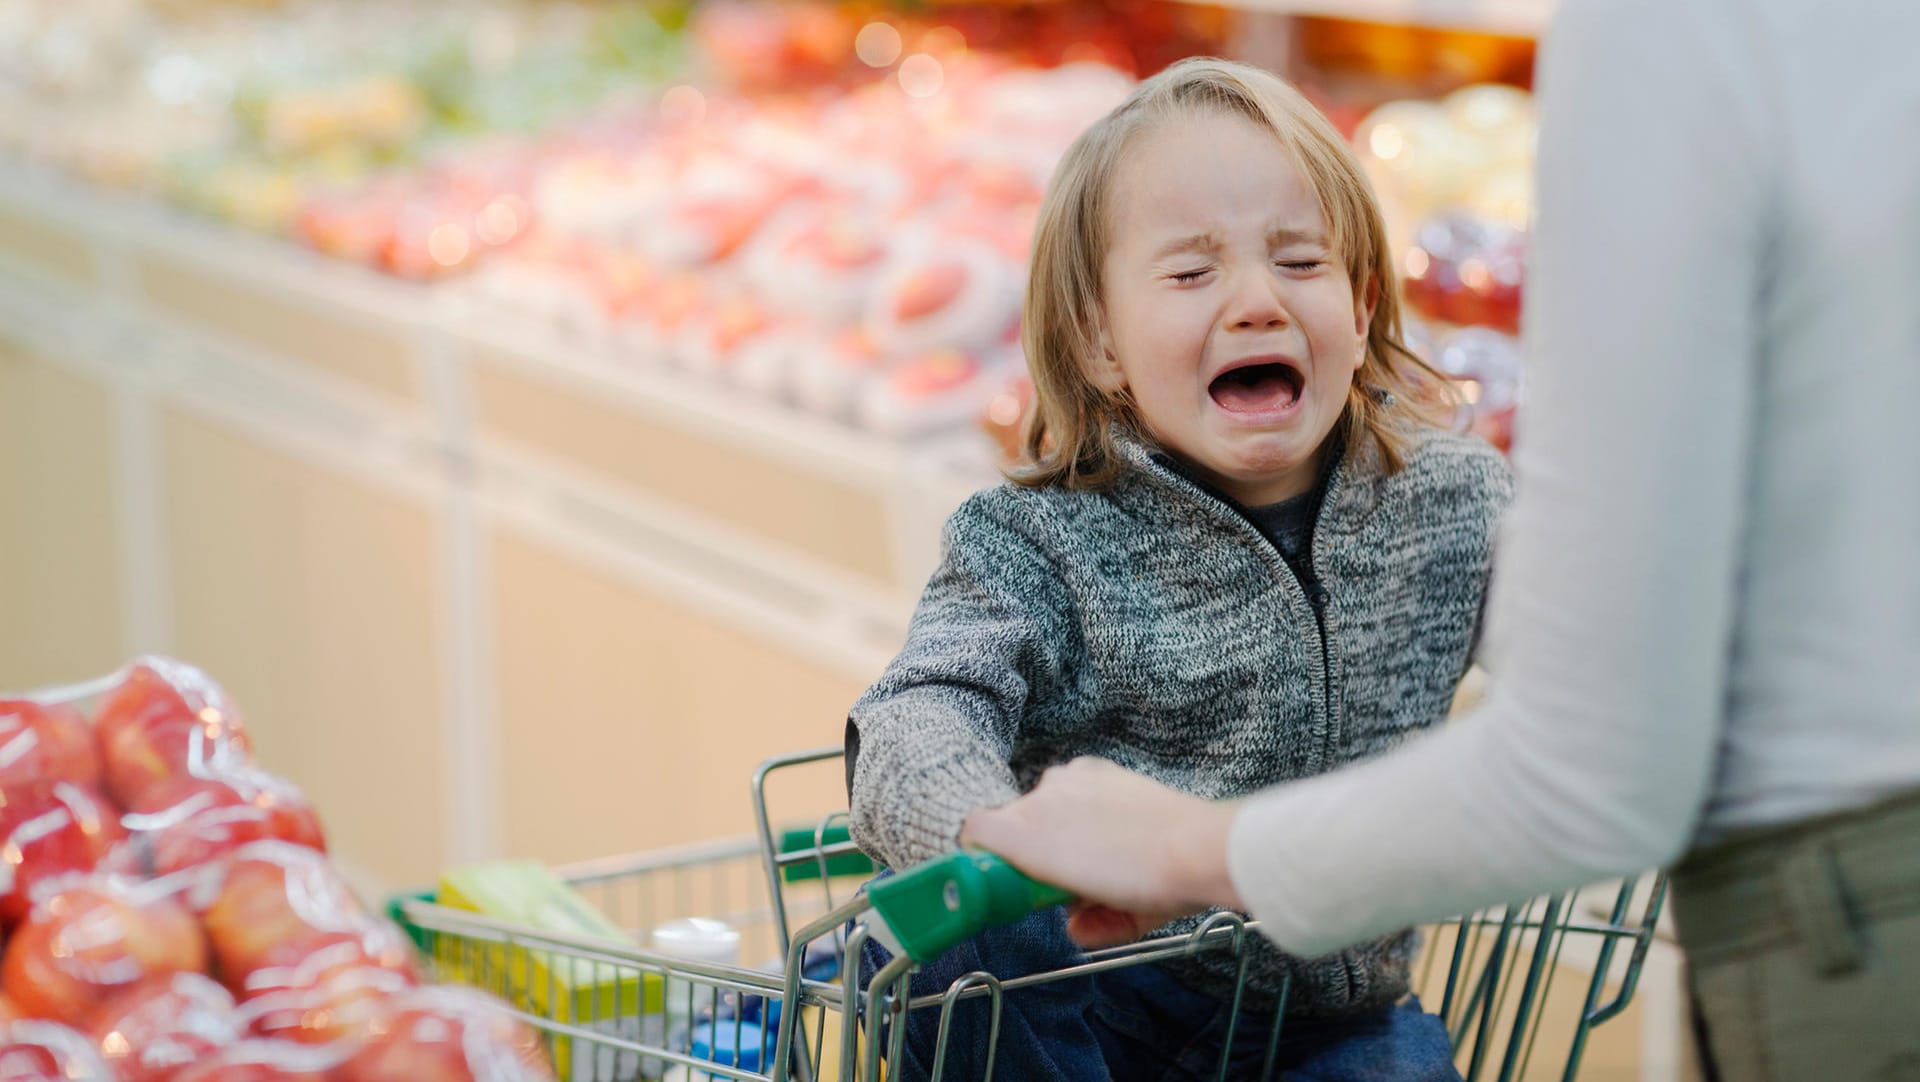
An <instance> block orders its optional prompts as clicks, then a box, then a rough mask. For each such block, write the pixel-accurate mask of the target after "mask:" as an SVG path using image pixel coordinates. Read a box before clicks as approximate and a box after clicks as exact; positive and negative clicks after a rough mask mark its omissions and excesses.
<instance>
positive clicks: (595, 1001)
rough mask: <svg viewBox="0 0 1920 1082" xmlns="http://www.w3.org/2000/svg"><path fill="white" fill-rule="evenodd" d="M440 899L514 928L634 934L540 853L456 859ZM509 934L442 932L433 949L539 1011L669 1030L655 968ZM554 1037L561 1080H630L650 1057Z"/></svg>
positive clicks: (594, 1024) (587, 1025)
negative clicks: (519, 940) (530, 857)
mask: <svg viewBox="0 0 1920 1082" xmlns="http://www.w3.org/2000/svg"><path fill="white" fill-rule="evenodd" d="M438 902H439V904H441V905H444V906H447V907H448V908H450V909H463V910H467V911H469V912H473V913H479V914H481V915H482V916H486V917H491V918H493V919H496V920H499V921H502V922H504V923H508V924H512V925H514V926H516V927H520V928H527V929H532V930H538V931H542V932H552V933H555V934H557V935H565V936H577V937H580V938H583V939H598V940H607V941H610V942H613V943H618V944H623V945H624V944H629V943H631V940H630V939H629V938H628V937H627V935H626V934H625V933H624V932H622V931H621V930H620V928H619V926H618V925H616V924H614V923H613V921H612V920H610V919H608V917H607V916H606V914H604V913H602V912H600V911H599V910H598V909H596V908H594V907H593V905H591V904H590V903H589V902H588V901H587V900H586V899H585V898H583V897H581V895H580V892H578V891H576V890H574V889H573V888H572V887H571V886H569V885H568V884H567V883H565V882H564V881H562V880H561V879H560V878H559V877H558V876H556V875H554V874H553V870H552V869H550V868H548V867H547V866H546V865H544V864H541V863H539V862H538V861H491V862H487V863H483V864H473V865H468V866H466V867H463V868H457V869H455V870H453V871H450V872H448V873H446V874H445V875H444V876H442V877H441V879H440V884H439V897H438ZM507 938H508V937H506V936H503V937H502V941H501V942H480V941H477V940H476V939H473V938H467V937H461V938H459V939H455V938H453V937H447V938H446V939H443V940H442V941H441V943H440V945H439V946H438V948H437V949H436V951H435V956H436V959H437V960H438V962H439V964H440V966H441V968H442V970H443V971H444V972H445V973H446V974H447V975H448V976H449V977H452V978H453V979H455V980H458V981H461V982H462V983H466V984H472V985H476V986H478V987H481V988H486V989H489V990H491V991H495V992H498V993H500V994H501V995H503V996H505V997H506V998H507V999H509V1000H511V1001H512V1002H513V1004H514V1005H515V1006H517V1007H519V1008H520V1009H522V1010H524V1011H527V1012H529V1013H531V1014H534V1015H536V1016H538V1017H541V1018H545V1019H549V1020H551V1021H554V1022H559V1023H562V1024H564V1025H571V1026H578V1027H580V1028H582V1029H587V1030H593V1031H595V1032H599V1033H605V1034H607V1035H609V1036H614V1037H618V1038H621V1039H623V1040H627V1041H634V1042H642V1043H646V1044H650V1045H659V1044H660V1043H661V1042H662V1041H663V1040H664V1039H665V1036H666V1029H665V1014H664V1008H665V982H664V980H663V979H662V977H661V975H660V974H658V973H648V972H642V971H641V970H639V969H637V968H635V967H634V966H632V965H620V964H615V963H613V962H607V961H594V960H591V959H587V958H581V957H577V956H575V955H573V954H571V953H567V952H564V951H552V950H541V949H538V948H534V947H528V946H523V945H520V944H516V943H511V942H507V941H505V940H506V939H507ZM552 1042H553V1060H554V1069H555V1071H556V1073H557V1074H558V1075H559V1077H560V1078H562V1079H564V1080H567V1082H628V1080H632V1079H638V1078H641V1077H643V1076H642V1068H643V1066H645V1067H652V1066H653V1064H651V1063H643V1062H642V1060H641V1058H640V1057H639V1056H638V1055H636V1054H634V1053H631V1052H624V1051H620V1050H617V1049H612V1048H608V1047H606V1046H603V1045H600V1044H597V1043H595V1042H593V1041H589V1040H585V1039H577V1038H574V1037H570V1036H567V1035H566V1034H560V1033H556V1034H553V1035H552ZM649 1073H652V1072H649Z"/></svg>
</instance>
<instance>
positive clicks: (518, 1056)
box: [340, 987, 553, 1082]
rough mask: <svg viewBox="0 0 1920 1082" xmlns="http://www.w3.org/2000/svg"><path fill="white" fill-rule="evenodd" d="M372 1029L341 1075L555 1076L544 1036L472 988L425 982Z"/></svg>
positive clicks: (387, 1078) (499, 1081) (497, 1079)
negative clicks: (548, 1060)
mask: <svg viewBox="0 0 1920 1082" xmlns="http://www.w3.org/2000/svg"><path fill="white" fill-rule="evenodd" d="M393 1006H394V1009H393V1010H391V1011H390V1012H389V1013H387V1014H386V1015H385V1016H384V1017H382V1018H380V1019H378V1020H376V1021H375V1022H374V1023H373V1024H372V1025H371V1026H370V1027H369V1029H368V1032H367V1035H366V1039H365V1040H364V1041H363V1042H362V1044H361V1046H360V1049H359V1051H358V1052H356V1053H355V1054H354V1055H353V1057H352V1058H351V1059H350V1060H348V1061H347V1063H346V1064H345V1066H344V1068H343V1070H342V1072H341V1075H340V1077H342V1078H350V1079H353V1080H354V1082H415V1080H418V1079H429V1078H430V1079H434V1080H435V1082H551V1080H552V1079H553V1071H552V1069H551V1068H550V1067H549V1066H548V1065H547V1059H546V1053H545V1050H544V1049H543V1048H542V1046H541V1043H540V1039H539V1037H538V1036H537V1035H536V1034H535V1033H534V1032H533V1030H532V1029H530V1028H529V1027H528V1026H527V1025H526V1024H525V1023H524V1022H522V1021H521V1020H520V1019H519V1017H518V1016H516V1015H515V1014H514V1013H513V1011H512V1010H510V1009H509V1008H508V1007H507V1006H506V1005H505V1004H504V1003H501V1002H500V1001H499V1000H497V999H494V998H493V997H492V996H489V995H486V994H485V993H483V992H478V991H475V990H473V989H470V988H453V987H435V988H422V989H420V990H418V991H416V992H412V993H409V994H408V995H406V996H404V997H402V998H400V999H398V1000H396V1001H395V1003H394V1005H393Z"/></svg>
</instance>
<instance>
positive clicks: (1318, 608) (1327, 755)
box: [1159, 462, 1339, 770]
mask: <svg viewBox="0 0 1920 1082" xmlns="http://www.w3.org/2000/svg"><path fill="white" fill-rule="evenodd" d="M1159 465H1160V467H1161V469H1163V470H1165V471H1166V472H1167V473H1169V474H1171V475H1172V476H1174V477H1175V478H1177V479H1178V480H1181V481H1185V482H1186V483H1187V484H1189V485H1192V486H1193V487H1194V489H1195V490H1196V491H1198V492H1199V493H1200V494H1201V495H1203V496H1207V497H1210V498H1211V499H1212V500H1213V501H1214V502H1215V503H1218V504H1220V505H1221V506H1222V507H1225V508H1226V509H1227V510H1229V511H1231V512H1233V514H1234V515H1235V516H1236V517H1237V518H1239V519H1240V521H1241V522H1242V523H1243V524H1244V525H1245V526H1246V528H1247V529H1249V530H1252V531H1253V533H1254V536H1255V537H1258V538H1259V539H1260V541H1261V543H1262V544H1264V545H1265V546H1266V548H1267V550H1268V551H1269V552H1271V553H1272V554H1273V558H1274V560H1275V561H1277V562H1278V563H1279V564H1280V569H1281V571H1282V572H1284V573H1285V574H1286V576H1287V577H1288V578H1289V579H1292V580H1293V584H1294V586H1296V587H1298V588H1299V590H1300V595H1301V596H1302V597H1304V598H1306V601H1307V610H1308V611H1309V612H1311V613H1313V626H1314V631H1315V632H1317V633H1318V635H1319V637H1320V692H1321V698H1322V701H1323V703H1322V709H1323V710H1324V711H1325V717H1326V723H1327V734H1326V739H1325V740H1324V741H1323V742H1322V744H1321V747H1320V760H1321V761H1320V762H1319V763H1317V764H1314V766H1315V768H1316V770H1325V769H1326V768H1327V765H1328V763H1329V761H1331V760H1332V758H1333V748H1334V747H1335V746H1336V745H1337V744H1338V743H1339V734H1338V733H1337V732H1335V731H1334V730H1335V728H1336V720H1335V713H1334V694H1333V693H1334V687H1333V647H1332V643H1331V641H1330V636H1329V635H1328V633H1327V606H1328V604H1329V603H1330V598H1329V596H1328V594H1327V588H1326V586H1325V584H1323V583H1322V582H1321V581H1320V574H1319V571H1318V568H1317V567H1316V566H1315V562H1314V558H1313V554H1314V550H1315V549H1316V548H1318V547H1319V544H1320V513H1321V512H1322V511H1323V510H1325V509H1326V506H1327V501H1328V498H1329V497H1331V496H1332V495H1333V485H1334V481H1335V480H1336V478H1335V477H1329V478H1328V479H1327V490H1326V491H1325V492H1323V493H1321V495H1320V504H1319V506H1318V507H1315V508H1314V515H1313V536H1312V538H1311V539H1310V540H1309V541H1308V542H1307V568H1308V570H1309V571H1312V572H1313V589H1311V590H1309V589H1307V584H1306V583H1304V582H1301V581H1300V575H1299V574H1298V573H1297V572H1295V571H1294V569H1293V565H1292V564H1291V563H1288V562H1287V555H1286V553H1284V552H1281V551H1280V546H1279V545H1278V544H1276V543H1275V542H1274V540H1273V538H1271V537H1268V536H1267V532H1266V531H1265V530H1263V529H1261V528H1260V524H1259V523H1257V522H1255V521H1254V520H1253V516H1252V515H1250V514H1248V513H1247V509H1246V508H1245V507H1242V506H1241V505H1240V501H1238V500H1236V499H1234V498H1232V497H1231V496H1228V495H1227V494H1226V493H1224V492H1220V491H1218V490H1217V489H1215V488H1214V487H1213V486H1212V485H1209V484H1207V483H1206V482H1205V481H1201V480H1199V479H1197V478H1193V477H1188V476H1187V475H1186V474H1184V473H1182V472H1180V471H1179V470H1178V469H1175V468H1174V467H1172V466H1170V465H1168V464H1167V463H1164V462H1161V463H1159ZM1336 476H1337V475H1336Z"/></svg>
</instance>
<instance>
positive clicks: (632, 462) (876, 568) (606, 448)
mask: <svg viewBox="0 0 1920 1082" xmlns="http://www.w3.org/2000/svg"><path fill="white" fill-rule="evenodd" d="M471 371H472V380H473V383H472V386H473V397H474V407H475V413H476V415H477V418H478V424H479V427H480V430H481V431H482V433H484V434H486V435H491V436H497V437H501V438H504V439H506V440H508V441H511V442H517V443H520V444H522V445H525V446H530V447H534V448H537V449H539V450H541V451H543V452H546V453H547V454H551V455H554V456H557V457H560V458H564V459H566V460H568V461H570V462H572V463H575V464H577V465H579V466H583V467H585V468H587V469H588V470H591V471H593V472H595V473H598V474H601V475H603V476H606V477H610V478H612V479H613V480H615V481H618V482H620V483H622V484H626V485H630V486H632V487H634V488H637V489H641V490H643V491H645V492H648V493H651V494H653V495H656V496H660V497H664V498H666V499H669V500H672V501H673V502H675V503H678V504H681V505H683V506H686V507H690V508H693V509H694V510H696V511H699V512H700V513H701V514H704V515H707V516H710V517H712V518H714V519H717V520H719V521H721V522H724V523H727V524H728V525H731V526H734V527H737V528H739V529H741V530H744V531H746V532H749V533H753V534H757V535H759V536H762V537H765V538H768V539H770V540H773V541H776V542H778V543H780V544H783V545H786V546H789V547H791V548H793V549H795V550H797V551H799V552H802V553H805V554H806V555H808V556H811V557H814V558H816V559H819V560H822V561H824V562H826V563H829V564H832V565H834V566H836V567H842V568H845V569H847V570H848V571H852V572H854V573H855V574H858V575H862V576H866V577H868V578H871V579H873V580H874V581H876V582H879V583H881V584H883V585H892V584H893V580H894V575H895V568H894V566H893V564H894V561H893V554H892V551H891V550H890V548H889V546H888V538H889V537H891V536H892V534H891V531H890V528H889V525H888V521H887V509H886V505H885V503H884V502H883V501H882V500H881V498H880V497H879V496H878V495H877V494H875V493H874V492H872V491H870V490H867V489H863V488H859V487H856V486H853V485H849V484H845V483H843V482H841V481H837V480H835V479H833V478H830V477H824V476H821V475H820V474H818V473H815V472H813V471H810V470H808V469H806V468H805V467H804V466H795V465H794V464H792V463H787V462H780V461H777V460H775V459H772V458H769V457H766V456H765V455H762V454H759V453H757V452H755V451H752V450H749V449H747V448H744V447H742V446H740V445H739V444H738V443H737V442H735V441H732V440H729V439H727V438H725V437H720V436H715V435H713V434H711V433H707V432H703V431H701V430H700V429H699V428H698V427H697V426H694V425H687V426H684V427H683V426H679V425H674V424H670V423H665V422H661V421H657V420H646V421H641V420H639V419H638V418H636V417H635V416H634V415H633V413H632V412H630V411H626V410H622V409H620V408H619V407H618V406H617V405H612V404H608V403H605V402H597V401H594V400H593V399H591V398H589V397H586V396H585V395H581V394H575V393H572V392H570V391H564V390H560V389H558V388H555V387H554V386H552V385H551V384H548V383H544V382H541V381H540V380H538V379H534V378H529V377H527V376H523V375H521V374H520V373H518V372H516V371H514V370H512V369H511V368H508V367H505V366H498V365H495V364H490V363H488V362H487V361H486V360H485V354H484V351H480V357H479V359H478V361H477V363H475V364H474V366H473V368H472V370H471Z"/></svg>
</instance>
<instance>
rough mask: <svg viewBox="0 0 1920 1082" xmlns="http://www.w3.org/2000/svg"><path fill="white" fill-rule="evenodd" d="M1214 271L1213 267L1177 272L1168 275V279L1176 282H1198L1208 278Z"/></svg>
mask: <svg viewBox="0 0 1920 1082" xmlns="http://www.w3.org/2000/svg"><path fill="white" fill-rule="evenodd" d="M1212 270H1213V268H1212V267H1200V268H1198V269H1196V270H1190V271H1176V272H1174V273H1172V274H1169V275H1167V277H1168V278H1171V279H1172V280H1174V281H1176V282H1197V281H1199V280H1200V279H1202V278H1204V277H1206V276H1207V275H1208V274H1209V273H1210V272H1211V271H1212Z"/></svg>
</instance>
